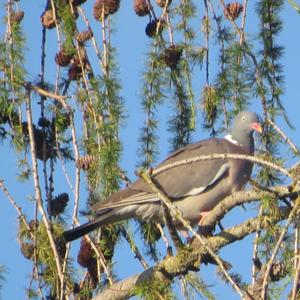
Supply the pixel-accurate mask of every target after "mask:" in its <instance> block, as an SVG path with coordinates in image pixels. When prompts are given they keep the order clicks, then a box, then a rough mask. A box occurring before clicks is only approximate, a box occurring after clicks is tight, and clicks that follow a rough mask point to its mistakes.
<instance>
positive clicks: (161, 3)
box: [156, 0, 172, 7]
mask: <svg viewBox="0 0 300 300" xmlns="http://www.w3.org/2000/svg"><path fill="white" fill-rule="evenodd" d="M166 2H168V3H167V6H169V5H170V4H171V3H172V0H156V4H157V5H158V6H160V7H165V5H166Z"/></svg>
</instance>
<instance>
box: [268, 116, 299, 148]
mask: <svg viewBox="0 0 300 300" xmlns="http://www.w3.org/2000/svg"><path fill="white" fill-rule="evenodd" d="M266 121H267V122H268V123H270V124H271V126H272V127H273V128H274V129H275V130H276V131H277V132H278V133H279V134H280V136H281V137H282V138H283V141H284V142H285V143H288V144H289V146H290V147H291V148H292V149H293V151H294V152H295V154H299V153H300V152H299V149H298V148H297V147H296V145H295V144H294V143H293V142H292V141H291V140H290V139H289V138H288V137H287V135H286V134H285V133H284V132H283V131H282V130H281V129H280V128H279V127H278V126H277V125H276V124H275V123H274V122H273V121H272V120H271V119H270V118H266Z"/></svg>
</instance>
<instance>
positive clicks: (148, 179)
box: [140, 172, 245, 299]
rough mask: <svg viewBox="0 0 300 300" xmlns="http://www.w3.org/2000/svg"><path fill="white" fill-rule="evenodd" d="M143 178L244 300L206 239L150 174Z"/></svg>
mask: <svg viewBox="0 0 300 300" xmlns="http://www.w3.org/2000/svg"><path fill="white" fill-rule="evenodd" d="M140 176H141V178H142V179H143V180H144V181H145V182H146V183H147V184H149V186H150V187H151V188H152V190H153V191H154V192H155V193H156V194H157V196H158V197H159V198H160V200H161V201H162V202H163V204H164V205H166V206H167V207H168V208H169V209H170V211H171V212H172V213H174V215H175V218H176V219H178V220H179V221H180V222H181V223H182V224H183V226H184V227H185V228H186V229H188V230H189V231H190V232H192V233H193V234H194V236H195V237H196V238H197V239H198V240H199V241H200V243H201V245H203V246H204V248H205V250H206V251H207V252H208V253H209V254H210V255H211V256H212V258H213V259H214V260H215V261H216V263H217V264H218V266H219V267H220V269H221V271H222V272H223V274H224V276H225V277H226V279H227V280H228V281H229V282H230V283H231V285H232V286H233V288H234V289H235V290H236V292H237V293H238V294H239V295H240V296H241V298H242V299H245V298H244V292H242V291H241V289H240V287H239V286H238V285H237V284H236V282H235V281H234V280H233V279H232V278H231V276H230V275H229V273H228V272H227V271H226V269H225V267H224V265H223V262H222V260H221V259H220V258H219V256H218V255H216V254H215V253H214V252H213V251H212V250H211V248H210V247H209V246H208V242H207V240H206V239H205V238H204V237H201V236H200V235H199V234H198V233H197V232H195V231H194V229H193V228H192V227H191V225H190V224H189V222H188V221H186V220H185V219H184V218H183V217H182V213H181V211H180V210H179V209H178V208H177V207H176V206H175V205H174V204H172V203H171V201H170V199H168V197H167V196H166V194H165V193H164V192H163V191H162V190H160V189H159V188H158V187H157V185H156V184H155V182H154V181H153V179H152V178H151V176H150V175H149V173H146V172H141V173H140Z"/></svg>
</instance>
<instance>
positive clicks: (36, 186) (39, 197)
mask: <svg viewBox="0 0 300 300" xmlns="http://www.w3.org/2000/svg"><path fill="white" fill-rule="evenodd" d="M25 100H26V113H27V121H28V132H29V141H30V150H31V159H32V173H33V180H34V189H35V199H36V202H37V206H38V209H39V212H40V214H41V215H42V220H43V223H44V225H45V228H46V232H47V235H48V239H49V242H50V246H51V249H52V251H53V256H54V260H55V264H56V269H57V273H58V277H59V280H60V284H61V286H62V285H63V273H62V266H61V262H60V259H59V255H58V252H57V248H56V245H55V241H54V238H53V235H52V232H51V227H50V224H49V220H48V218H47V214H46V212H45V210H44V207H43V204H42V194H41V189H40V183H39V174H38V166H37V159H36V152H35V138H34V132H33V124H32V110H31V101H30V90H27V91H26V97H25ZM62 296H63V295H61V297H62Z"/></svg>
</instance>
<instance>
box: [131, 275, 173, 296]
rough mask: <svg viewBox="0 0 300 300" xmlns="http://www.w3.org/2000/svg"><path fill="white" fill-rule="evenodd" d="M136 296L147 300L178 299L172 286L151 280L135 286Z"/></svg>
mask: <svg viewBox="0 0 300 300" xmlns="http://www.w3.org/2000/svg"><path fill="white" fill-rule="evenodd" d="M134 294H135V295H137V296H140V297H141V299H145V300H157V299H160V300H173V299H176V297H175V296H174V294H173V292H172V290H171V288H170V286H169V285H168V284H166V283H164V282H162V281H160V280H155V279H153V280H150V281H148V282H143V283H141V284H139V285H136V286H135V289H134Z"/></svg>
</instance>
